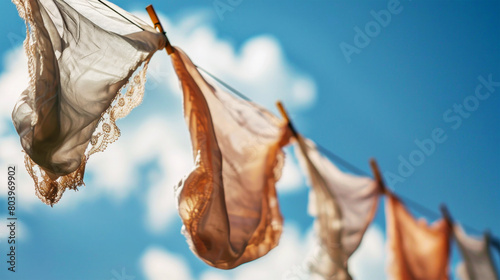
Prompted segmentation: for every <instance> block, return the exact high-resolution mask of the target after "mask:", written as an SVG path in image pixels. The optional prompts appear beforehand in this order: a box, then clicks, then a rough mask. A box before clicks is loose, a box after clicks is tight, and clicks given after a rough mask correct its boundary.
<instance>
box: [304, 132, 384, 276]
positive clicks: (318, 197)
mask: <svg viewBox="0 0 500 280" xmlns="http://www.w3.org/2000/svg"><path fill="white" fill-rule="evenodd" d="M297 141H298V145H297V146H296V148H297V150H296V152H295V154H296V155H297V156H298V158H299V161H300V163H301V166H302V167H303V169H304V170H306V171H307V174H308V175H309V181H310V185H311V187H312V189H311V192H310V196H309V212H310V213H311V214H312V215H313V216H315V217H316V221H315V225H314V226H315V230H316V233H317V235H318V237H319V246H318V248H314V253H313V254H312V257H311V258H310V260H308V265H309V267H310V271H311V277H312V279H335V280H346V279H352V278H351V276H350V275H349V271H348V266H347V261H348V259H349V257H350V256H351V255H352V254H353V253H354V251H355V250H356V249H357V248H358V246H359V244H360V243H361V239H362V238H363V235H364V233H365V231H366V229H367V227H368V225H369V224H370V223H371V221H372V220H373V217H374V215H375V212H376V209H377V205H378V198H379V194H380V188H379V186H378V184H377V183H376V182H375V181H373V180H372V179H370V178H368V177H359V176H354V175H350V174H347V173H343V172H342V171H340V170H339V169H338V168H337V167H336V166H335V165H334V164H333V163H332V162H331V161H330V160H328V158H326V157H325V156H323V155H321V153H320V152H319V151H318V150H317V148H316V146H315V144H314V143H313V142H312V141H311V140H309V139H304V138H302V137H301V136H298V137H297Z"/></svg>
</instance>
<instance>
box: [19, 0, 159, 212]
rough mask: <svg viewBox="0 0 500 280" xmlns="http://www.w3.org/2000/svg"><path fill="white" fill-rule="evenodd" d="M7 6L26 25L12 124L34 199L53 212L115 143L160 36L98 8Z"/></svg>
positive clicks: (33, 2) (22, 0) (79, 3)
mask: <svg viewBox="0 0 500 280" xmlns="http://www.w3.org/2000/svg"><path fill="white" fill-rule="evenodd" d="M13 2H14V3H15V4H16V6H17V9H18V11H19V15H20V16H21V17H22V18H23V19H24V20H25V21H26V30H27V37H26V41H25V44H24V46H25V51H26V54H27V56H28V69H29V77H30V82H29V86H28V88H27V89H26V90H25V91H24V92H23V93H22V94H21V97H20V98H19V101H18V102H17V104H16V106H15V108H14V110H13V113H12V120H13V122H14V126H15V128H16V130H17V132H18V134H19V136H20V138H21V145H22V147H23V149H24V151H25V153H26V156H25V163H26V168H27V170H28V172H29V174H30V175H31V177H32V178H33V180H34V182H35V189H36V194H37V196H38V197H39V198H40V199H41V200H42V201H43V202H44V203H46V204H48V205H53V204H55V203H57V202H58V201H59V199H60V198H61V196H62V194H63V192H64V191H65V189H66V188H69V189H75V190H76V189H77V187H78V186H80V185H83V176H84V170H85V164H86V162H87V160H88V158H89V156H90V155H91V154H93V153H95V152H98V151H103V150H104V149H105V148H106V146H107V145H108V144H109V143H112V142H114V141H116V140H117V138H118V136H119V135H120V131H119V129H118V127H117V126H116V124H115V121H116V120H117V119H119V118H123V117H124V116H126V115H127V114H128V113H129V112H130V111H131V110H132V109H133V108H134V107H136V106H137V105H139V104H140V102H141V100H142V96H143V92H144V84H145V80H146V78H145V75H146V68H147V62H148V61H149V59H150V57H151V56H152V55H153V53H154V52H155V51H157V50H158V49H162V48H163V47H164V45H165V36H163V34H161V33H158V32H156V31H155V30H154V29H153V28H152V27H150V26H148V25H147V24H145V23H144V22H142V21H141V20H140V19H138V18H136V17H134V16H133V15H131V14H129V13H127V12H126V11H124V10H122V9H121V8H119V7H117V6H116V5H113V4H112V3H110V2H107V1H105V0H66V1H63V0H13ZM124 17H126V18H127V19H125V18H124ZM143 62H145V63H144V67H143V68H142V70H140V71H138V72H137V73H135V74H134V72H135V70H136V69H137V68H138V67H140V66H141V65H142V64H143ZM133 74H134V76H133V78H132V79H131V82H130V83H129V84H128V85H127V83H128V81H129V79H130V78H131V76H132V75H133ZM122 90H123V92H122ZM89 142H90V145H89Z"/></svg>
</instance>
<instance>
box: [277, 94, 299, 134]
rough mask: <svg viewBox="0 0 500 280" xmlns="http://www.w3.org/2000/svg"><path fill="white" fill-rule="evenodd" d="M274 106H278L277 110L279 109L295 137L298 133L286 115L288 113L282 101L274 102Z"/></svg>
mask: <svg viewBox="0 0 500 280" xmlns="http://www.w3.org/2000/svg"><path fill="white" fill-rule="evenodd" d="M276 107H278V110H279V111H280V113H281V116H282V117H283V119H285V121H286V122H287V123H288V127H289V128H290V131H291V132H292V134H293V136H294V137H297V136H298V135H299V134H298V133H297V130H295V127H294V126H293V124H292V121H291V120H290V117H289V116H288V113H287V112H286V110H285V107H284V106H283V103H281V101H278V102H276Z"/></svg>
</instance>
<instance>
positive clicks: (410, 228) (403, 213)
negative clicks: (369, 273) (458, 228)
mask: <svg viewBox="0 0 500 280" xmlns="http://www.w3.org/2000/svg"><path fill="white" fill-rule="evenodd" d="M386 223H387V239H388V244H389V245H388V246H389V250H390V256H391V258H390V260H389V271H388V273H389V275H390V278H389V279H393V280H447V279H448V258H449V251H450V234H451V228H450V226H449V225H448V223H447V222H446V221H445V220H444V219H441V220H439V221H438V222H435V223H434V224H432V225H431V226H428V225H427V223H426V222H425V221H424V220H418V221H417V220H415V219H414V218H413V216H412V215H411V214H410V213H409V212H408V211H407V210H406V209H405V207H404V205H403V204H402V203H401V202H400V201H399V200H398V199H397V198H396V197H395V196H394V195H391V194H388V195H387V202H386Z"/></svg>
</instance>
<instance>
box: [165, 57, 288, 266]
mask: <svg viewBox="0 0 500 280" xmlns="http://www.w3.org/2000/svg"><path fill="white" fill-rule="evenodd" d="M171 58H172V63H173V65H174V68H175V71H176V73H177V76H178V78H179V80H180V82H181V87H182V90H183V93H184V116H185V119H186V123H187V125H188V128H189V132H190V134H191V142H192V148H193V159H194V163H195V167H194V169H193V171H192V172H191V173H190V174H188V175H187V176H186V177H185V178H184V179H183V180H182V181H181V182H180V183H179V186H178V187H177V189H176V196H177V199H178V210H179V214H180V216H181V218H182V221H183V223H184V226H183V233H184V234H185V236H186V238H187V240H188V243H189V244H190V247H191V249H192V251H193V252H194V253H195V254H197V255H198V256H199V257H200V258H201V259H202V260H203V261H205V262H206V263H207V264H209V265H211V266H214V267H217V268H222V269H230V268H234V267H236V266H238V265H240V264H243V263H246V262H249V261H252V260H254V259H256V258H259V257H261V256H263V255H265V254H267V253H268V252H269V251H270V250H271V249H272V248H274V247H275V246H276V245H277V244H278V240H279V237H280V235H281V231H282V224H283V219H282V216H281V213H280V210H279V205H278V200H277V197H276V189H275V183H276V181H278V179H279V178H280V176H281V170H282V167H283V162H284V161H283V160H284V154H283V152H282V150H281V148H282V147H283V146H284V145H286V144H287V142H288V138H289V135H290V133H289V130H288V128H287V126H286V123H285V122H284V121H281V120H280V119H278V118H277V117H275V116H274V115H272V114H271V113H270V112H268V111H267V110H265V109H263V108H261V107H259V106H258V105H256V104H254V103H252V102H248V101H245V100H242V99H239V98H236V97H235V96H232V95H230V94H228V93H227V92H224V91H223V90H221V89H219V88H217V87H215V86H214V85H212V84H210V83H208V82H207V81H206V80H205V78H204V77H203V76H202V75H201V74H200V73H199V72H198V69H197V68H196V66H195V65H194V64H193V63H192V62H191V60H190V59H189V58H188V57H187V55H186V54H185V53H184V52H183V51H182V50H180V49H179V48H176V49H175V51H174V53H173V54H171Z"/></svg>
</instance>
